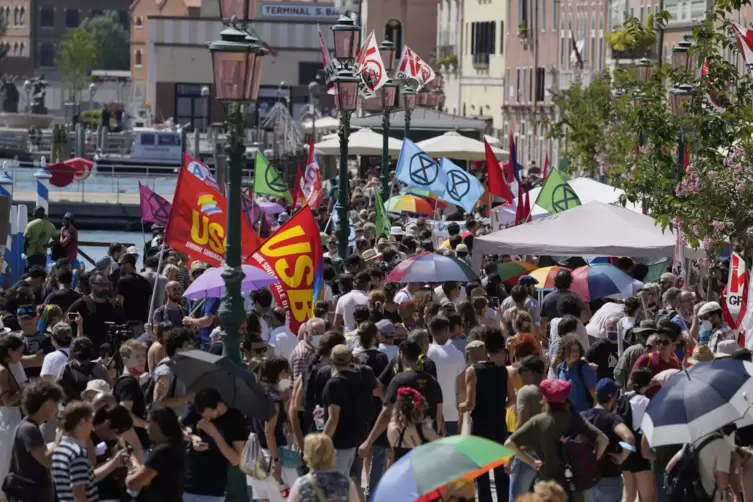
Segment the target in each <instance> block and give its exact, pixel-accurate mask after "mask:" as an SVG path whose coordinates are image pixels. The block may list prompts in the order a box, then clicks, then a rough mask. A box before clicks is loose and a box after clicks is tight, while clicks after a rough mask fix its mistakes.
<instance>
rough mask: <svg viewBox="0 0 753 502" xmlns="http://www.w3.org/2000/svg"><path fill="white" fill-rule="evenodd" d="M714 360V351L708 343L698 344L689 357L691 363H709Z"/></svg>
mask: <svg viewBox="0 0 753 502" xmlns="http://www.w3.org/2000/svg"><path fill="white" fill-rule="evenodd" d="M713 360H714V353H713V352H711V349H710V348H709V346H708V345H696V346H695V350H693V355H692V356H691V357H690V358H689V359H688V362H689V363H690V364H695V363H707V362H709V361H713Z"/></svg>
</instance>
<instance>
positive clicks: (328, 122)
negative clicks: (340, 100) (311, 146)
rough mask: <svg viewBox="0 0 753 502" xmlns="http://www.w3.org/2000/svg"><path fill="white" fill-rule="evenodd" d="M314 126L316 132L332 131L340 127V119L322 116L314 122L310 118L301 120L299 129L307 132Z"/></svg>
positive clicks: (311, 130)
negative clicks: (304, 120)
mask: <svg viewBox="0 0 753 502" xmlns="http://www.w3.org/2000/svg"><path fill="white" fill-rule="evenodd" d="M315 127H316V130H317V132H326V131H334V130H336V129H337V128H338V127H340V119H336V118H334V117H322V118H318V119H316V122H313V121H311V120H307V121H306V122H301V130H302V131H303V132H305V133H307V134H308V133H311V132H313V131H314V128H315Z"/></svg>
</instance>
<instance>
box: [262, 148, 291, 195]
mask: <svg viewBox="0 0 753 502" xmlns="http://www.w3.org/2000/svg"><path fill="white" fill-rule="evenodd" d="M254 193H255V194H266V195H275V196H277V197H282V198H283V199H285V200H286V201H288V202H290V203H291V204H292V203H293V196H292V195H290V190H288V185H287V184H286V183H285V180H283V179H282V176H281V175H280V172H279V171H278V170H277V169H275V168H274V167H272V166H271V165H269V161H268V160H267V159H265V158H264V155H262V154H261V153H259V152H256V159H255V161H254Z"/></svg>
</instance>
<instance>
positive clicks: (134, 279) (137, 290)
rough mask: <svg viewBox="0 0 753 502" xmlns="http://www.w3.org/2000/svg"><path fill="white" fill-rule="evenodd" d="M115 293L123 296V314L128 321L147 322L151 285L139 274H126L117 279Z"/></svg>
mask: <svg viewBox="0 0 753 502" xmlns="http://www.w3.org/2000/svg"><path fill="white" fill-rule="evenodd" d="M117 294H118V295H120V296H122V297H123V316H125V318H126V320H128V321H141V322H148V320H149V301H150V299H151V297H152V285H151V284H149V281H148V280H146V279H145V278H144V277H142V276H140V275H139V274H135V273H134V274H126V275H124V276H122V277H121V278H120V280H118V287H117Z"/></svg>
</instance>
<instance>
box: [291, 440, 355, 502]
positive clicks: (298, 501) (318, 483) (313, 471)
mask: <svg viewBox="0 0 753 502" xmlns="http://www.w3.org/2000/svg"><path fill="white" fill-rule="evenodd" d="M303 460H304V461H305V462H306V465H307V466H308V468H309V473H308V474H306V475H305V476H301V477H300V478H298V479H297V480H296V482H295V484H294V485H293V487H292V488H291V489H290V495H289V496H288V502H358V501H359V500H360V497H359V495H358V489H357V488H356V485H355V483H353V481H352V480H351V479H350V478H349V477H348V476H346V475H345V474H343V473H341V472H338V471H336V470H335V446H334V445H333V444H332V439H330V437H329V436H327V435H326V434H309V435H308V436H306V439H305V441H304V443H303Z"/></svg>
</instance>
